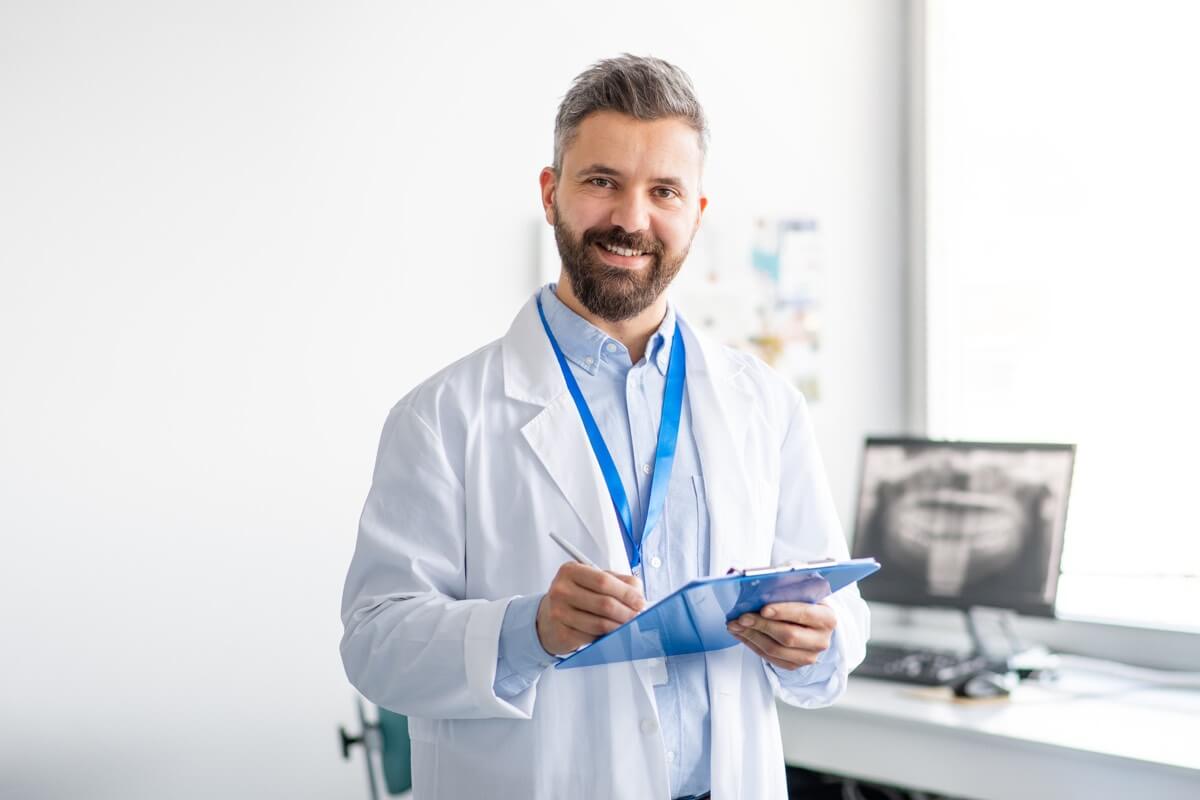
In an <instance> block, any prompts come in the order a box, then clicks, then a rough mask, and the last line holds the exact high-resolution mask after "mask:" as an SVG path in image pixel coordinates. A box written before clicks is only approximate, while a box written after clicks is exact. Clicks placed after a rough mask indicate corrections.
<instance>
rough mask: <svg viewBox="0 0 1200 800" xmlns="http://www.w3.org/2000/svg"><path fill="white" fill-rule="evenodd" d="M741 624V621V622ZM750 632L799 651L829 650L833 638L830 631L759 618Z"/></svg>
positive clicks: (755, 620) (750, 627)
mask: <svg viewBox="0 0 1200 800" xmlns="http://www.w3.org/2000/svg"><path fill="white" fill-rule="evenodd" d="M739 622H740V620H739ZM748 629H749V630H755V631H758V632H759V633H763V634H766V635H767V636H769V637H771V638H772V639H774V640H775V641H776V642H778V643H779V644H781V645H783V646H784V647H787V648H791V649H798V650H813V651H817V652H820V651H821V650H828V649H829V643H830V640H831V638H832V636H833V634H832V633H831V632H830V631H827V630H823V629H817V628H806V627H804V626H803V625H797V624H795V623H794V622H778V621H775V620H769V619H763V618H762V617H757V618H755V619H754V622H753V624H752V625H750V626H749V627H748Z"/></svg>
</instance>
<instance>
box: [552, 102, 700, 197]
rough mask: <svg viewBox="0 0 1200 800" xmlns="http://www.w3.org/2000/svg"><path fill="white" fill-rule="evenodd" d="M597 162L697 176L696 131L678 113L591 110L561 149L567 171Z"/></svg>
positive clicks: (624, 170)
mask: <svg viewBox="0 0 1200 800" xmlns="http://www.w3.org/2000/svg"><path fill="white" fill-rule="evenodd" d="M593 164H602V165H604V166H606V167H611V168H613V169H615V170H617V171H619V172H620V173H621V174H623V175H627V176H634V177H649V176H652V175H653V176H662V175H672V176H675V177H678V178H680V179H681V180H684V181H696V180H698V179H699V176H700V170H701V168H702V167H703V165H704V155H703V153H701V152H700V136H699V134H698V133H696V131H695V130H694V129H693V128H692V127H691V126H690V125H688V124H687V123H686V122H684V121H683V120H682V119H679V118H678V117H667V118H664V119H655V120H640V119H635V118H633V117H630V116H628V115H626V114H622V113H620V112H618V111H596V112H594V113H591V114H589V115H588V116H586V117H584V119H583V122H581V123H580V124H579V127H578V128H577V129H576V132H575V138H574V140H573V141H572V142H571V143H570V144H569V145H568V146H567V148H566V150H565V151H563V165H562V166H563V172H564V173H566V174H567V175H571V174H573V172H574V171H576V170H579V169H583V168H585V167H588V166H591V165H593Z"/></svg>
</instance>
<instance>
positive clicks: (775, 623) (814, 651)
mask: <svg viewBox="0 0 1200 800" xmlns="http://www.w3.org/2000/svg"><path fill="white" fill-rule="evenodd" d="M836 627H837V615H836V614H834V612H833V609H832V608H830V607H829V606H827V605H822V604H820V603H772V604H771V605H767V606H763V607H762V609H761V610H760V611H759V613H757V614H742V615H741V616H740V617H738V618H737V619H735V620H732V621H730V623H729V625H728V626H727V628H728V630H729V632H730V633H732V634H733V635H734V636H736V637H738V638H739V639H741V640H742V642H743V643H744V644H745V645H746V646H747V647H749V648H750V649H751V650H753V651H754V652H755V653H758V655H760V656H762V657H763V658H765V659H766V660H767V661H769V662H771V663H772V664H774V665H775V666H776V667H779V668H780V669H786V670H793V669H797V668H799V667H804V666H808V665H809V664H815V663H816V661H817V657H818V656H819V655H821V653H823V652H825V651H826V650H828V649H829V643H830V642H831V641H832V640H833V629H834V628H836Z"/></svg>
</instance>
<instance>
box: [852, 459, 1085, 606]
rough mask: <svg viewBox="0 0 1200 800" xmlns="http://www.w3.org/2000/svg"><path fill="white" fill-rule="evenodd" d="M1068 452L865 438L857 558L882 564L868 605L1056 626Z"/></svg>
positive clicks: (867, 584)
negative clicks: (1007, 613)
mask: <svg viewBox="0 0 1200 800" xmlns="http://www.w3.org/2000/svg"><path fill="white" fill-rule="evenodd" d="M1074 463H1075V446H1074V445H1069V444H1012V443H996V442H959V441H937V440H931V439H908V438H874V437H872V438H869V439H867V441H866V446H865V448H864V451H863V463H862V483H861V485H860V491H859V500H858V513H857V518H856V525H855V535H854V555H855V556H873V557H875V558H877V559H878V560H879V562H880V563H881V564H882V565H883V567H882V569H880V571H879V572H878V573H877V574H876V575H874V576H873V577H872V578H871V580H869V581H864V582H863V583H862V585H861V591H862V594H863V597H865V598H866V599H867V600H877V601H880V602H884V603H896V604H900V605H908V606H948V607H952V608H961V609H969V608H972V607H976V606H986V607H991V608H1001V609H1011V610H1013V611H1016V612H1018V613H1021V614H1031V615H1037V616H1053V615H1054V601H1055V594H1056V592H1057V590H1058V576H1059V571H1060V561H1061V557H1062V543H1063V529H1064V527H1065V526H1066V519H1067V497H1068V495H1069V494H1070V487H1071V473H1072V470H1073V469H1074Z"/></svg>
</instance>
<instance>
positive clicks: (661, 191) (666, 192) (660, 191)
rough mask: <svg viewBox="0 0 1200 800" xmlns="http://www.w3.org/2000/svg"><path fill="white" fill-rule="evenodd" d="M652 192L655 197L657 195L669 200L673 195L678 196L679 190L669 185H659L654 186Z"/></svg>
mask: <svg viewBox="0 0 1200 800" xmlns="http://www.w3.org/2000/svg"><path fill="white" fill-rule="evenodd" d="M654 193H655V195H656V196H657V197H659V198H660V199H662V200H670V199H672V198H674V197H678V196H679V192H677V191H675V190H674V189H672V188H670V187H669V186H659V187H658V188H656V189H655V190H654Z"/></svg>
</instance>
